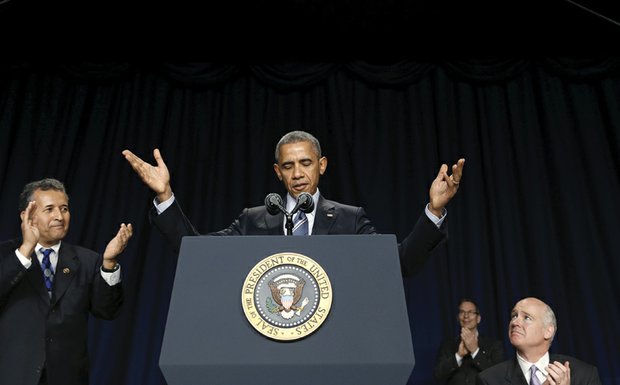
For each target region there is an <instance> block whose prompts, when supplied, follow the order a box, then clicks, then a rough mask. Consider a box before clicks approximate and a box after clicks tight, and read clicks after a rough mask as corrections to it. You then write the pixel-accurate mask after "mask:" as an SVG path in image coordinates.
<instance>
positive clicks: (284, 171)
mask: <svg viewBox="0 0 620 385" xmlns="http://www.w3.org/2000/svg"><path fill="white" fill-rule="evenodd" d="M326 168H327V158H325V157H321V158H319V155H318V154H317V153H316V151H314V149H313V147H312V144H311V143H310V142H297V143H290V144H283V145H282V146H281V147H280V157H279V159H278V163H276V164H274V165H273V169H274V170H275V172H276V175H277V176H278V179H280V180H281V181H282V183H283V184H284V187H285V188H286V190H287V191H288V192H289V194H291V195H292V196H293V197H295V198H296V197H297V196H298V195H299V194H300V193H302V192H307V193H309V194H314V193H316V190H317V187H318V185H319V178H320V177H321V175H323V173H324V172H325V169H326Z"/></svg>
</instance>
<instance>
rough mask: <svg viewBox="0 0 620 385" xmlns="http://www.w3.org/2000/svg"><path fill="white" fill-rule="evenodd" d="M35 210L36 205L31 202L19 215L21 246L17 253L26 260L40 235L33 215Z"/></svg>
mask: <svg viewBox="0 0 620 385" xmlns="http://www.w3.org/2000/svg"><path fill="white" fill-rule="evenodd" d="M36 209H37V204H36V203H35V201H32V202H30V203H28V207H26V210H24V211H23V212H22V214H21V219H22V223H21V228H22V244H21V246H20V247H19V252H20V253H21V254H22V255H23V256H24V257H26V258H30V257H31V255H32V252H33V251H34V248H35V247H36V246H37V242H39V234H40V233H39V228H38V227H37V224H36V218H35V215H34V214H35V210H36Z"/></svg>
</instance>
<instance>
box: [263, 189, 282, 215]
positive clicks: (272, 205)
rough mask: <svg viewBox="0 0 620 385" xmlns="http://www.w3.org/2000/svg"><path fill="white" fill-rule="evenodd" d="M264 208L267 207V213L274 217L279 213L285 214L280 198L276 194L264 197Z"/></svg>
mask: <svg viewBox="0 0 620 385" xmlns="http://www.w3.org/2000/svg"><path fill="white" fill-rule="evenodd" d="M265 207H267V212H268V213H269V214H271V215H276V214H277V213H279V212H280V211H281V212H283V213H286V209H285V208H284V202H282V197H281V196H280V195H278V194H276V193H271V194H267V196H266V197H265Z"/></svg>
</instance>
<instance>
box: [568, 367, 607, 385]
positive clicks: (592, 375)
mask: <svg viewBox="0 0 620 385" xmlns="http://www.w3.org/2000/svg"><path fill="white" fill-rule="evenodd" d="M571 382H573V381H572V379H571ZM573 383H574V382H573ZM584 384H586V385H601V378H600V377H599V375H598V369H597V368H596V366H591V365H590V370H589V373H588V375H587V380H586V382H585V383H584Z"/></svg>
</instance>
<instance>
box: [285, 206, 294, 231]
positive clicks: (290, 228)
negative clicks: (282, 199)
mask: <svg viewBox="0 0 620 385" xmlns="http://www.w3.org/2000/svg"><path fill="white" fill-rule="evenodd" d="M284 216H285V217H286V225H285V226H286V235H293V213H289V212H288V211H284Z"/></svg>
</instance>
